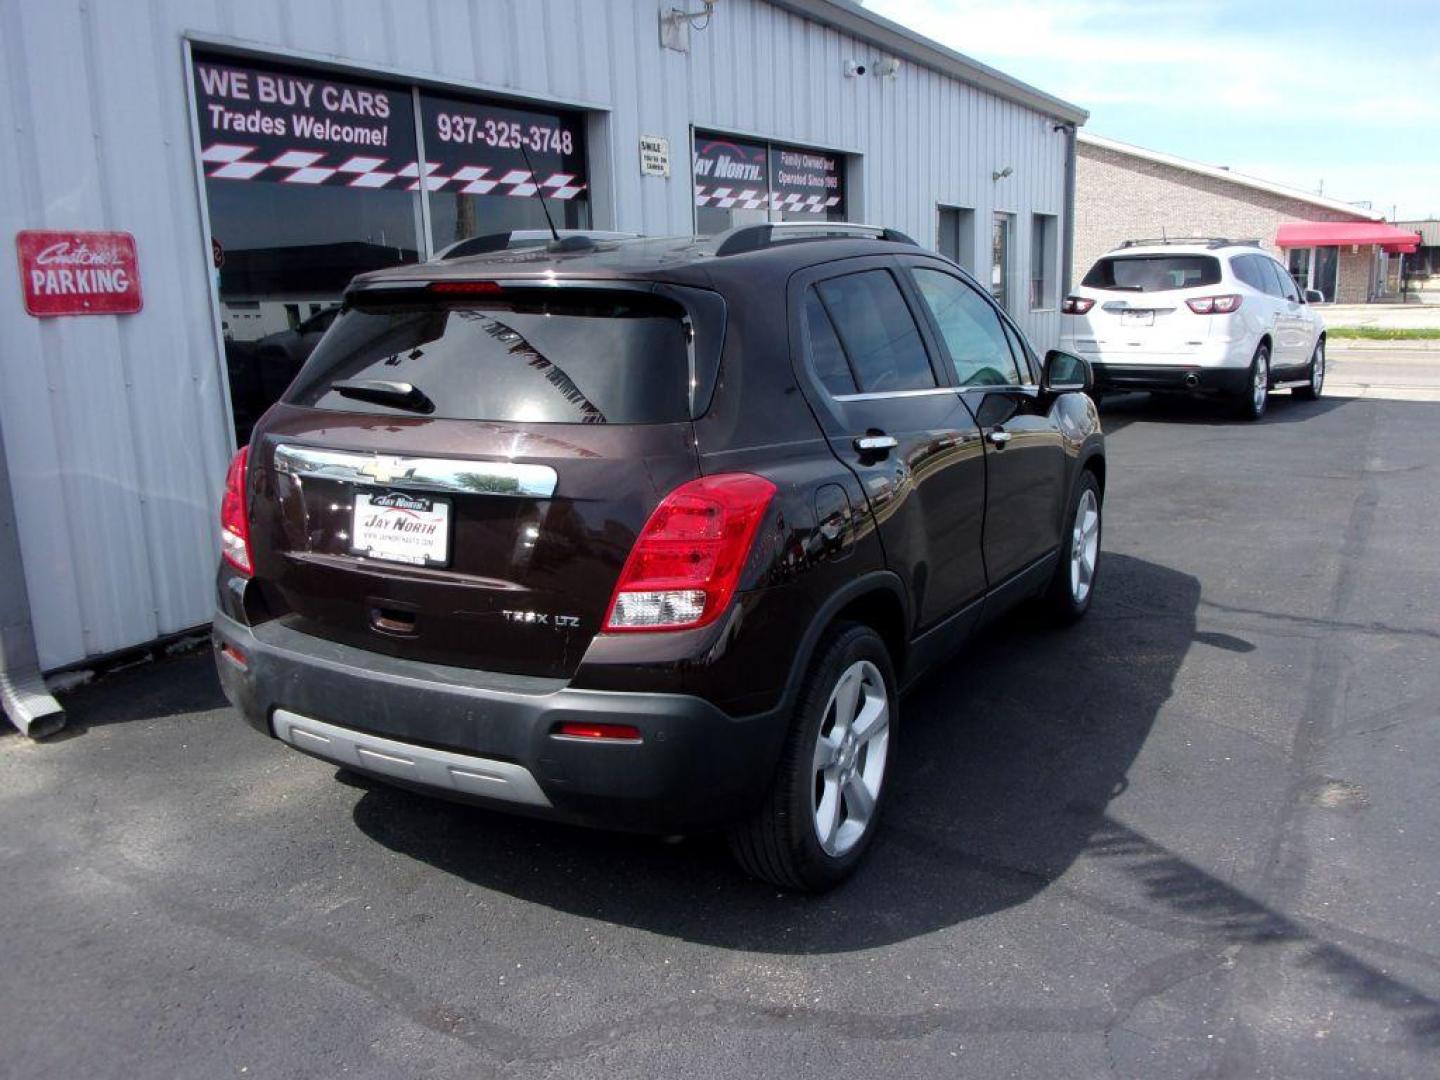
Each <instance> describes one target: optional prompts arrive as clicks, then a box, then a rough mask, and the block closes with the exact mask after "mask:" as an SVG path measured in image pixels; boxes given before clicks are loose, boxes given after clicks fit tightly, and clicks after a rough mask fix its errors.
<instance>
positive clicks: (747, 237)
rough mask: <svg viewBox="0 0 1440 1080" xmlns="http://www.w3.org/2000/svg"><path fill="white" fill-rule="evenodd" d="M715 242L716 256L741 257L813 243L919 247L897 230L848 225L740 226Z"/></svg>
mask: <svg viewBox="0 0 1440 1080" xmlns="http://www.w3.org/2000/svg"><path fill="white" fill-rule="evenodd" d="M713 240H714V243H715V254H716V255H739V254H742V253H743V252H746V251H759V250H761V249H762V248H768V247H777V246H779V245H781V244H798V243H803V242H808V241H811V240H887V241H889V242H890V243H892V244H909V245H911V246H912V247H919V246H920V245H919V244H917V243H915V241H914V240H912V239H910V237H908V236H906V235H905V234H904V233H902V232H899V231H898V230H896V229H887V228H883V227H882V226H879V225H858V224H855V223H853V222H849V221H815V222H811V221H768V222H764V223H763V224H759V225H737V226H736V227H735V228H733V229H727V230H726V231H725V232H722V233H719V234H717V235H716V236H715V237H713Z"/></svg>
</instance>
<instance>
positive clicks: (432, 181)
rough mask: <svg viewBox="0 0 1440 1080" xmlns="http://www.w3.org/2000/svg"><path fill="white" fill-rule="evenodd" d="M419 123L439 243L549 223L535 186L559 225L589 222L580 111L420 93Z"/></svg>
mask: <svg viewBox="0 0 1440 1080" xmlns="http://www.w3.org/2000/svg"><path fill="white" fill-rule="evenodd" d="M420 124H421V128H422V130H423V133H424V136H425V160H426V165H427V167H428V168H429V170H430V172H429V176H428V179H427V181H426V183H427V186H428V187H429V188H430V235H431V238H432V241H433V243H434V245H435V250H437V251H439V250H440V249H442V248H444V247H447V246H448V245H450V244H453V243H454V242H455V241H457V240H465V239H468V238H469V237H472V236H481V235H484V234H486V233H493V232H502V231H504V230H506V229H544V228H546V225H545V209H544V207H542V205H541V202H540V200H539V199H538V198H536V197H535V196H536V193H537V190H538V192H539V193H540V194H543V195H544V196H545V203H546V205H547V206H548V207H549V210H550V213H551V215H552V216H553V217H554V219H555V226H556V228H561V229H588V228H589V227H590V200H589V198H588V194H589V188H588V186H587V184H586V182H585V123H584V115H583V114H581V113H574V112H564V111H553V110H545V111H539V110H535V109H530V108H523V109H522V108H515V107H513V106H509V105H498V104H495V103H493V102H483V101H472V100H466V99H461V98H455V97H440V96H437V95H433V94H429V93H421V95H420ZM527 159H528V160H527ZM532 167H533V169H534V178H533V179H532V177H531V169H532Z"/></svg>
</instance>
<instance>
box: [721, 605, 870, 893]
mask: <svg viewBox="0 0 1440 1080" xmlns="http://www.w3.org/2000/svg"><path fill="white" fill-rule="evenodd" d="M852 686H853V687H855V694H854V695H853V697H852V696H850V695H848V694H846V693H845V691H846V690H847V689H848V688H850V687H852ZM881 695H883V697H882V696H881ZM847 700H848V701H852V702H853V703H854V707H853V708H851V709H849V710H847V708H846V701H847ZM897 705H898V697H897V695H896V692H895V672H894V669H893V667H892V665H891V662H890V653H889V650H887V649H886V648H885V642H884V641H882V640H881V639H880V635H879V634H877V633H876V632H875V631H874V630H872V629H871V628H870V627H868V626H864V625H861V624H858V623H841V624H839V625H837V626H836V627H834V628H833V629H831V630H830V632H829V633H828V634H827V635H826V636H825V637H824V638H823V639H822V640H821V643H820V645H819V647H818V648H817V649H816V652H815V658H814V660H812V662H811V664H810V668H809V670H808V672H807V673H806V676H805V683H804V686H803V688H802V689H801V692H800V700H799V702H798V703H797V704H796V707H795V714H794V717H793V718H792V720H791V725H790V734H789V737H788V738H787V739H786V742H785V749H784V752H783V753H782V754H781V757H780V764H779V766H778V767H777V769H776V772H775V779H774V781H773V782H772V783H771V786H770V790H769V792H768V793H767V794H766V796H765V800H764V802H763V803H762V804H761V806H760V809H759V810H758V811H757V812H756V813H755V814H754V816H752V817H751V818H750V819H749V820H748V821H745V822H743V823H741V824H740V825H737V826H736V827H735V828H734V829H733V830H731V833H730V850H731V851H732V852H733V853H734V856H735V859H736V861H737V862H739V864H740V865H741V867H742V868H744V870H745V871H746V873H748V874H750V875H752V876H753V877H757V878H759V879H760V880H762V881H767V882H769V883H770V884H772V885H778V886H779V887H780V888H782V889H790V890H794V891H797V892H823V891H825V890H826V889H831V888H834V887H835V886H836V885H839V884H840V883H841V882H842V881H844V880H845V879H846V878H848V877H849V876H850V875H851V874H853V873H854V872H855V868H856V867H857V866H858V865H859V864H860V861H861V860H862V859H863V858H864V856H865V853H866V851H868V850H869V848H870V844H871V841H872V840H873V839H874V837H875V830H876V828H877V824H878V821H879V816H880V811H881V809H882V807H883V805H884V800H885V790H886V789H885V778H886V776H887V774H888V772H889V769H890V763H891V761H893V759H894V756H895V728H896V718H897V712H898V709H897ZM847 711H848V712H849V714H850V716H849V720H847V718H846V712H847ZM867 716H868V724H867V725H866V727H865V728H864V729H863V731H857V732H855V733H854V734H851V732H852V730H853V728H852V723H851V722H852V721H853V722H862V723H863V722H865V721H866V718H867ZM841 728H844V729H845V733H844V734H842V733H841V730H840V729H841ZM865 732H868V734H866V733H865ZM827 760H828V761H829V764H823V762H825V761H827ZM867 804H868V805H867ZM862 811H863V820H862ZM857 824H858V828H857V827H856V826H857Z"/></svg>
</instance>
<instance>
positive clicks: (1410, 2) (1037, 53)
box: [865, 0, 1440, 220]
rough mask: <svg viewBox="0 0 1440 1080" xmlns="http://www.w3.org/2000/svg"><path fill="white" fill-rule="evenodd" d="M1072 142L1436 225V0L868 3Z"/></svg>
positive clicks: (1439, 14)
mask: <svg viewBox="0 0 1440 1080" xmlns="http://www.w3.org/2000/svg"><path fill="white" fill-rule="evenodd" d="M865 6H866V7H868V8H869V9H870V10H871V11H874V12H875V13H876V14H879V15H883V16H885V17H886V18H888V19H893V20H894V21H896V22H899V23H902V24H903V25H905V26H907V27H909V28H910V29H912V30H916V31H918V32H919V33H921V34H924V35H925V36H926V37H929V38H933V39H935V40H936V41H939V42H940V43H941V44H944V45H948V46H949V47H950V48H952V49H954V50H956V51H957V52H961V53H964V54H965V55H967V56H970V57H972V58H974V59H976V60H979V61H980V62H981V63H984V64H988V65H990V66H991V67H994V68H998V69H999V70H1000V71H1003V72H1004V73H1005V74H1007V75H1011V76H1013V77H1015V78H1018V79H1020V80H1021V81H1023V82H1027V83H1029V84H1030V85H1031V86H1034V87H1036V88H1038V89H1040V90H1044V91H1045V92H1047V93H1049V94H1052V95H1054V96H1056V97H1060V98H1064V99H1065V100H1066V101H1070V102H1072V103H1074V104H1076V105H1079V106H1080V107H1082V108H1085V109H1088V110H1090V119H1089V120H1088V121H1087V122H1086V124H1085V130H1087V131H1089V132H1091V133H1093V134H1096V135H1104V136H1107V137H1108V138H1112V139H1119V140H1121V141H1122V142H1128V143H1134V144H1135V145H1137V146H1143V147H1146V148H1148V149H1151V150H1158V151H1162V152H1164V153H1168V154H1175V155H1178V156H1179V157H1185V158H1190V159H1192V160H1195V161H1201V162H1205V163H1206V164H1210V165H1227V166H1229V167H1230V168H1232V169H1234V170H1235V171H1236V172H1243V173H1249V174H1250V175H1252V176H1258V177H1261V178H1263V179H1266V180H1271V181H1274V182H1276V183H1280V184H1288V185H1290V186H1292V187H1296V188H1300V189H1303V190H1305V191H1312V192H1317V191H1318V192H1322V193H1323V194H1324V195H1326V196H1328V197H1330V198H1334V199H1340V200H1341V201H1344V202H1357V201H1362V200H1364V201H1368V202H1370V203H1371V205H1372V207H1373V209H1374V210H1375V212H1377V213H1382V214H1384V215H1385V216H1386V217H1387V218H1390V217H1392V213H1393V216H1394V217H1398V218H1399V219H1402V220H1403V219H1405V218H1417V217H1436V216H1440V0H1371V2H1369V3H1355V2H1354V0H1351V2H1348V3H1345V2H1337V0H1311V2H1308V3H1300V2H1297V0H1250V2H1248V3H1246V2H1239V0H1189V2H1185V0H1178V2H1176V0H1017V2H1013V3H1006V2H1003V0H990V2H985V0H867V2H866V4H865Z"/></svg>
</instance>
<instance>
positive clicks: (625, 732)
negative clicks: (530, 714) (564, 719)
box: [555, 723, 640, 742]
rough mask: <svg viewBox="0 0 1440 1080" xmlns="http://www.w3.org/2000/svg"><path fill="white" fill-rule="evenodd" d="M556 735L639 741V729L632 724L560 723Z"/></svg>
mask: <svg viewBox="0 0 1440 1080" xmlns="http://www.w3.org/2000/svg"><path fill="white" fill-rule="evenodd" d="M555 734H556V735H561V736H563V737H565V738H567V739H608V740H610V741H611V742H639V741H640V729H639V728H638V727H635V726H633V725H632V724H576V723H566V724H561V725H560V726H559V727H557V728H556V729H555Z"/></svg>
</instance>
